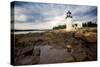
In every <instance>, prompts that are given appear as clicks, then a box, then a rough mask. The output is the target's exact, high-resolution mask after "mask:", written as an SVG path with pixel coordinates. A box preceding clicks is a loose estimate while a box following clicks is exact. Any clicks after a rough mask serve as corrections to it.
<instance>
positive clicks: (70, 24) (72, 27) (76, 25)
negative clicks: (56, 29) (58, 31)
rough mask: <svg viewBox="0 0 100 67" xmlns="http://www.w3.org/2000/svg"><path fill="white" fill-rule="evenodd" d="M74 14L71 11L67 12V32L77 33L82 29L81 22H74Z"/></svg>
mask: <svg viewBox="0 0 100 67" xmlns="http://www.w3.org/2000/svg"><path fill="white" fill-rule="evenodd" d="M72 18H73V17H72V13H71V12H70V11H68V12H67V15H66V31H67V32H68V31H77V30H79V29H81V28H82V22H81V21H73V20H72Z"/></svg>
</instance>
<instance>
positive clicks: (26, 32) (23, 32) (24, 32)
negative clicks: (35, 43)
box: [14, 31, 45, 34]
mask: <svg viewBox="0 0 100 67" xmlns="http://www.w3.org/2000/svg"><path fill="white" fill-rule="evenodd" d="M41 32H45V31H22V32H14V34H28V33H41Z"/></svg>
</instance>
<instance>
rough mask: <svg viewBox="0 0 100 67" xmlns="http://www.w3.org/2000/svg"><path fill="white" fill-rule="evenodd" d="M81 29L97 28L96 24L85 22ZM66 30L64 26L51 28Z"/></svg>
mask: <svg viewBox="0 0 100 67" xmlns="http://www.w3.org/2000/svg"><path fill="white" fill-rule="evenodd" d="M82 26H83V27H97V23H96V22H92V21H89V22H85V23H83V24H82ZM65 28H66V25H65V24H64V25H58V26H55V27H53V29H65Z"/></svg>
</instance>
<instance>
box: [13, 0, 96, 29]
mask: <svg viewBox="0 0 100 67" xmlns="http://www.w3.org/2000/svg"><path fill="white" fill-rule="evenodd" d="M13 8H14V22H15V29H52V28H53V27H54V26H57V25H62V24H65V23H66V20H65V17H66V12H67V11H68V10H70V11H71V12H72V16H73V21H82V22H87V21H93V22H97V7H96V6H85V5H69V4H54V3H36V2H34V3H31V2H18V1H17V2H15V5H14V7H12V9H13Z"/></svg>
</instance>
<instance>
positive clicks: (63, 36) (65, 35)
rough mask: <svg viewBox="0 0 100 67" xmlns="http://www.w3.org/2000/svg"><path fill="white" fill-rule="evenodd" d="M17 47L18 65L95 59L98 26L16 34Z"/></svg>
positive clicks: (16, 62)
mask: <svg viewBox="0 0 100 67" xmlns="http://www.w3.org/2000/svg"><path fill="white" fill-rule="evenodd" d="M51 47H52V48H51ZM14 48H15V50H14V52H15V55H14V56H15V60H14V63H15V65H22V64H23V65H27V64H45V63H62V62H80V61H95V60H97V29H81V30H78V31H74V32H65V31H50V32H42V33H28V34H16V35H15V47H14ZM44 49H45V50H44ZM46 51H48V52H47V53H46ZM58 51H59V52H58ZM44 57H47V58H45V59H46V62H45V60H43V59H42V58H44ZM59 58H60V59H59Z"/></svg>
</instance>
